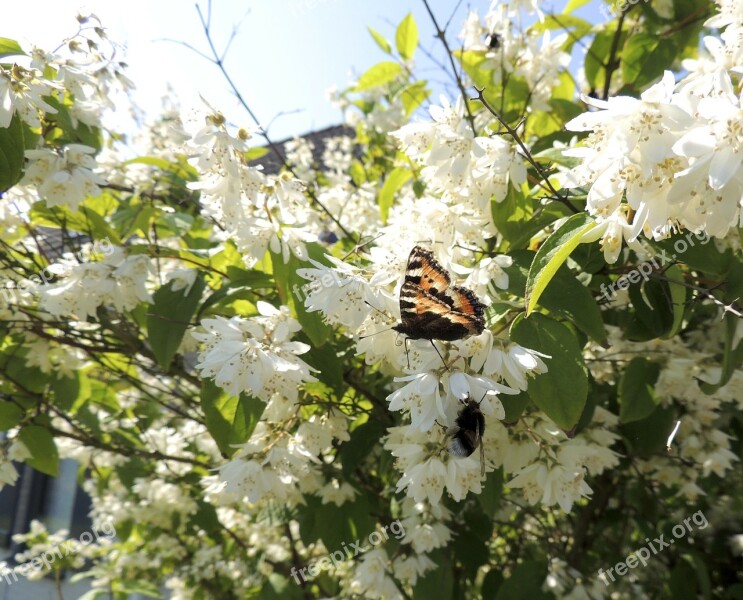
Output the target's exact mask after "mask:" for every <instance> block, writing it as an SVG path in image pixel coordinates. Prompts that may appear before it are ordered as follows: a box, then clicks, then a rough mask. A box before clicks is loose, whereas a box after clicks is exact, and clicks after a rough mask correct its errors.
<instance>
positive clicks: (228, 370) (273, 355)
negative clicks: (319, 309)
mask: <svg viewBox="0 0 743 600" xmlns="http://www.w3.org/2000/svg"><path fill="white" fill-rule="evenodd" d="M258 311H259V313H260V315H261V316H256V317H251V318H248V319H244V318H242V317H237V316H235V317H232V318H230V319H226V318H224V317H216V318H213V319H204V320H203V321H202V322H201V325H202V326H203V327H204V328H205V329H206V332H205V333H199V332H194V333H192V335H193V336H194V337H195V338H196V339H197V340H199V341H200V342H204V343H205V348H204V350H202V352H201V354H200V355H199V360H200V361H201V362H199V364H198V365H196V368H197V369H199V371H201V376H202V377H214V381H215V383H216V384H217V385H218V386H220V387H222V388H223V389H224V390H225V391H226V392H227V393H228V394H230V395H232V396H238V395H240V393H242V392H246V393H248V394H250V395H252V396H255V397H258V398H263V397H270V396H272V395H273V394H275V393H277V392H278V393H281V394H282V395H283V396H285V397H287V398H289V399H291V400H294V401H296V398H297V395H298V393H299V390H298V388H299V386H300V385H301V384H302V383H305V382H309V381H315V378H314V377H313V376H312V375H311V374H310V370H311V367H310V366H309V365H307V364H306V363H305V362H304V361H302V360H301V359H299V358H297V355H299V354H304V353H305V352H307V351H308V350H309V349H310V347H309V346H308V345H307V344H304V343H302V342H292V341H289V340H290V338H291V336H292V335H293V334H294V333H296V332H297V331H299V329H300V326H299V323H298V322H297V321H296V320H295V319H293V318H292V317H290V316H289V309H288V307H285V306H283V307H282V308H281V310H278V309H276V308H274V307H273V306H271V305H270V304H268V303H266V302H262V301H261V302H258Z"/></svg>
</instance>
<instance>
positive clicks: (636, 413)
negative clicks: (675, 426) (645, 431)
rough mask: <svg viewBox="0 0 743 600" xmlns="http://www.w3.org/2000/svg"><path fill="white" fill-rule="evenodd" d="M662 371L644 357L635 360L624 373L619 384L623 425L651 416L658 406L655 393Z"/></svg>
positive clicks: (620, 417) (620, 418) (620, 414)
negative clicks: (656, 383)
mask: <svg viewBox="0 0 743 600" xmlns="http://www.w3.org/2000/svg"><path fill="white" fill-rule="evenodd" d="M659 373H660V369H659V367H658V365H657V364H656V363H651V362H649V361H648V360H646V359H644V358H642V357H639V356H638V357H636V358H633V359H632V361H631V362H630V364H629V365H627V368H626V369H625V370H624V373H622V379H621V381H620V382H619V390H618V396H619V420H620V421H621V422H622V423H630V422H632V421H639V420H641V419H644V418H645V417H647V416H649V415H650V414H651V413H652V412H653V411H654V410H655V409H656V408H657V406H658V402H659V399H658V398H657V397H656V395H655V393H654V391H653V390H654V387H655V382H656V381H657V380H658V374H659Z"/></svg>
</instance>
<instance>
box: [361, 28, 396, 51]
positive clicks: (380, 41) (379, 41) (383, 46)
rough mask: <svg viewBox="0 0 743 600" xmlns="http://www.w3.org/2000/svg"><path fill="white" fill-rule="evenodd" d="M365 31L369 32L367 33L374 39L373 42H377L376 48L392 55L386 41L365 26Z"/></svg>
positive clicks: (379, 34)
mask: <svg viewBox="0 0 743 600" xmlns="http://www.w3.org/2000/svg"><path fill="white" fill-rule="evenodd" d="M367 29H368V30H369V33H371V36H372V37H373V38H374V41H375V42H377V46H379V47H380V48H381V49H382V51H383V52H385V53H386V54H392V46H391V45H390V43H389V42H388V41H387V39H386V38H385V37H384V36H383V35H382V34H381V33H379V32H378V31H375V30H374V29H372V28H371V27H368V26H367Z"/></svg>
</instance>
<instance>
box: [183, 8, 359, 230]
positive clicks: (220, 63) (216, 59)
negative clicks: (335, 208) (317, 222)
mask: <svg viewBox="0 0 743 600" xmlns="http://www.w3.org/2000/svg"><path fill="white" fill-rule="evenodd" d="M207 10H208V13H209V16H208V17H207V18H206V19H205V18H204V13H203V12H202V11H201V7H200V6H199V5H198V4H197V5H196V12H197V13H198V14H199V20H200V21H201V26H202V28H203V29H204V36H205V37H206V41H207V43H208V44H209V50H210V51H211V53H212V57H213V58H209V59H208V60H209V62H211V63H213V64H215V65H216V66H217V68H218V69H219V70H220V72H221V73H222V76H223V77H224V78H225V81H226V82H227V84H228V85H229V86H230V88H231V89H232V92H233V93H234V94H235V97H236V98H237V101H238V102H239V103H240V105H241V106H242V107H243V108H244V109H245V111H246V112H247V113H248V115H249V116H250V118H251V119H252V120H253V122H254V123H255V125H256V127H258V133H259V135H260V136H261V137H262V138H263V139H264V140H265V141H266V144H267V145H268V147H269V148H270V149H271V150H272V151H273V152H274V154H276V156H277V157H278V158H279V159H280V160H281V162H282V163H283V165H284V167H286V169H287V170H288V171H289V172H290V173H291V174H292V175H293V176H294V177H296V178H297V179H300V178H299V176H298V175H297V173H296V171H295V170H294V167H293V166H292V165H291V164H290V163H289V162H288V161H287V160H286V156H284V153H283V152H282V151H281V149H280V148H279V147H278V146H277V145H276V144H275V143H274V141H273V140H272V139H271V138H270V137H269V135H268V132H267V131H266V129H265V128H264V127H263V125H262V124H261V122H260V120H259V119H258V116H257V115H256V114H255V113H254V112H253V109H252V108H250V105H249V104H248V103H247V101H246V100H245V98H244V97H243V95H242V94H241V93H240V90H239V88H238V87H237V85H236V84H235V82H234V81H233V79H232V77H231V76H230V74H229V73H228V71H227V68H226V67H225V64H224V56H223V55H220V53H219V52H217V48H216V46H215V45H214V40H213V39H212V34H211V29H210V19H211V2H209V3H208V9H207ZM305 189H306V190H307V195H308V196H309V197H310V199H311V200H312V201H313V202H314V203H315V204H316V205H317V206H318V207H319V208H320V210H322V211H323V212H324V213H325V214H326V215H327V216H328V217H329V218H330V219H331V220H332V221H333V223H335V224H336V226H337V227H338V229H340V230H341V231H342V232H343V235H345V236H346V237H347V238H349V239H351V240H353V239H354V236H353V235H351V233H350V232H349V231H348V230H347V229H346V228H345V227H344V226H343V225H342V224H341V222H340V221H339V220H338V219H337V218H336V217H335V215H333V214H332V213H331V212H330V211H329V210H328V209H327V208H326V207H325V206H324V205H323V203H322V202H320V200H319V198H318V197H317V195H316V194H315V193H314V191H313V190H312V189H311V188H310V187H308V186H307V187H305Z"/></svg>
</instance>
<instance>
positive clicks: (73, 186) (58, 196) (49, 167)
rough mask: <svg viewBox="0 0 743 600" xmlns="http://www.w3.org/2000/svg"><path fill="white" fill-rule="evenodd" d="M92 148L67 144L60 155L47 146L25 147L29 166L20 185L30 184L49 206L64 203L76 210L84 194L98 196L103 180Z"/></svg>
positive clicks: (85, 195) (85, 196)
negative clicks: (97, 169)
mask: <svg viewBox="0 0 743 600" xmlns="http://www.w3.org/2000/svg"><path fill="white" fill-rule="evenodd" d="M95 152H96V150H95V148H91V147H90V146H84V145H82V144H68V145H67V146H64V148H63V149H62V151H61V154H60V153H58V152H56V151H54V150H52V149H49V148H43V149H40V150H26V157H27V158H28V159H29V165H28V166H27V167H26V171H25V175H24V177H23V180H22V181H21V184H23V185H33V186H35V187H36V190H37V192H38V194H39V196H40V197H41V198H43V199H45V200H46V202H47V204H48V205H49V206H59V205H64V204H66V205H68V206H69V207H70V209H71V210H73V211H74V210H76V209H77V207H78V205H79V204H80V203H81V202H82V201H83V200H85V198H87V197H88V196H93V197H94V196H98V195H100V193H101V188H100V187H99V186H101V185H104V184H105V183H106V181H105V179H103V178H102V177H100V176H99V175H97V174H96V173H95V172H94V170H95V169H96V168H97V165H96V162H95V158H94V156H93V155H94V154H95Z"/></svg>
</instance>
